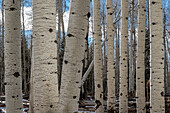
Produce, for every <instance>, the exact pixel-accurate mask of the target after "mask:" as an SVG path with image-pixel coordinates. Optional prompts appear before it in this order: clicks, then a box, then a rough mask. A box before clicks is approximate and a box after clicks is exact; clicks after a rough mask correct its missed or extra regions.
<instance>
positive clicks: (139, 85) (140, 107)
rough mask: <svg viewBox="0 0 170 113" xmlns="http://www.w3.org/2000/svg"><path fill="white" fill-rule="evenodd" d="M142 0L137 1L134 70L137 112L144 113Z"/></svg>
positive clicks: (143, 20)
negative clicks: (136, 36) (135, 60)
mask: <svg viewBox="0 0 170 113" xmlns="http://www.w3.org/2000/svg"><path fill="white" fill-rule="evenodd" d="M145 3H146V2H145V1H144V0H138V4H139V8H138V50H137V51H138V52H137V68H136V97H137V99H136V103H137V112H138V113H146V107H145V28H146V5H145Z"/></svg>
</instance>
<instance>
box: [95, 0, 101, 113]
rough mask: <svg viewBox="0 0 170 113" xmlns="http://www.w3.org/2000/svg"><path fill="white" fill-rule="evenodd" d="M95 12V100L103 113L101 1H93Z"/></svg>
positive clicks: (97, 112)
mask: <svg viewBox="0 0 170 113" xmlns="http://www.w3.org/2000/svg"><path fill="white" fill-rule="evenodd" d="M93 4H94V6H93V8H94V9H93V10H94V82H95V100H96V104H97V106H99V107H98V108H97V109H96V113H103V112H104V111H103V84H102V83H103V80H102V78H103V77H102V46H101V38H102V33H101V26H100V20H101V17H100V0H94V1H93Z"/></svg>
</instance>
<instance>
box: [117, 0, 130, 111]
mask: <svg viewBox="0 0 170 113" xmlns="http://www.w3.org/2000/svg"><path fill="white" fill-rule="evenodd" d="M121 12H122V21H121V50H120V51H121V52H120V94H119V97H120V101H119V112H120V113H128V91H127V87H128V45H127V44H128V0H122V4H121Z"/></svg>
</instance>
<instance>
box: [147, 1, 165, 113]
mask: <svg viewBox="0 0 170 113" xmlns="http://www.w3.org/2000/svg"><path fill="white" fill-rule="evenodd" d="M149 5H150V38H151V49H150V50H151V59H150V60H151V61H150V62H151V71H150V75H151V78H150V79H151V83H150V85H151V89H150V90H151V91H150V96H151V100H150V101H151V103H150V109H151V112H152V113H165V102H164V46H163V22H162V0H150V4H149Z"/></svg>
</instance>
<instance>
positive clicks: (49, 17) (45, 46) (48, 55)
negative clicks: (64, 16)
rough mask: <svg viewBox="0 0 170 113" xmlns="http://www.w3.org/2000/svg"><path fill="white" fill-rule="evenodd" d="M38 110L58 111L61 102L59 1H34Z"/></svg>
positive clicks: (36, 97) (36, 111) (35, 109)
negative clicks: (58, 63)
mask: <svg viewBox="0 0 170 113" xmlns="http://www.w3.org/2000/svg"><path fill="white" fill-rule="evenodd" d="M33 45H34V72H33V73H34V80H35V82H34V88H35V89H36V90H34V91H35V92H34V112H35V113H55V112H56V110H57V103H58V77H57V48H56V47H57V45H56V0H49V1H46V0H33Z"/></svg>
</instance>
